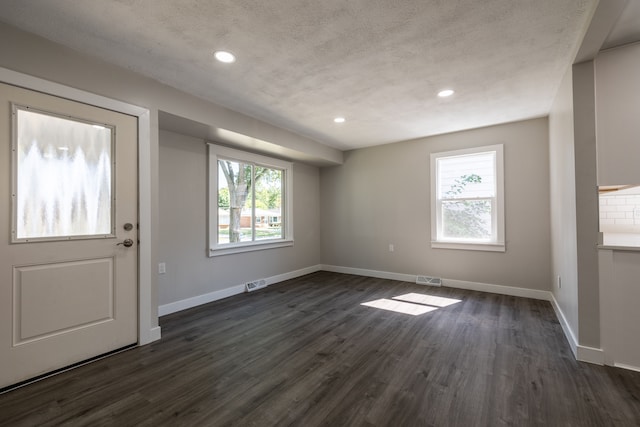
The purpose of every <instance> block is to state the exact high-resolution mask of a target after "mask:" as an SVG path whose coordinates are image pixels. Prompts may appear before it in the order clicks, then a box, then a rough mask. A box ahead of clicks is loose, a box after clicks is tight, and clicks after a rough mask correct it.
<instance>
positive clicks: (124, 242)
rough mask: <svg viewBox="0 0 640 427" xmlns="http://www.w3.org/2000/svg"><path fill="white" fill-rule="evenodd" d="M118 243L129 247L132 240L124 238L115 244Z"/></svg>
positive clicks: (131, 244)
mask: <svg viewBox="0 0 640 427" xmlns="http://www.w3.org/2000/svg"><path fill="white" fill-rule="evenodd" d="M120 245H124V247H125V248H130V247H131V246H133V240H131V239H125V240H124V241H122V242H120V243H118V244H117V245H116V246H120Z"/></svg>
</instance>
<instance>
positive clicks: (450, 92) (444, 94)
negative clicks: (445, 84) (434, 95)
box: [438, 89, 455, 98]
mask: <svg viewBox="0 0 640 427" xmlns="http://www.w3.org/2000/svg"><path fill="white" fill-rule="evenodd" d="M454 93H455V92H454V91H453V90H452V89H444V90H441V91H440V92H438V96H439V97H440V98H446V97H447V96H451V95H453V94H454Z"/></svg>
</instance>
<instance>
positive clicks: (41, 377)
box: [0, 343, 138, 395]
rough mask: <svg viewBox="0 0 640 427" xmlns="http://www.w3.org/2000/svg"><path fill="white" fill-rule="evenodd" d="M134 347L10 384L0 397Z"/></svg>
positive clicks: (113, 351) (104, 354)
mask: <svg viewBox="0 0 640 427" xmlns="http://www.w3.org/2000/svg"><path fill="white" fill-rule="evenodd" d="M135 347H138V343H134V344H129V345H127V346H125V347H121V348H118V349H116V350H112V351H109V352H107V353H103V354H100V355H98V356H94V357H92V358H90V359H86V360H82V361H80V362H76V363H74V364H71V365H69V366H65V367H64V368H59V369H56V370H53V371H51V372H47V373H44V374H41V375H38V376H37V377H33V378H29V379H28V380H24V381H20V382H19V383H16V384H12V385H10V386H6V387H3V388H0V395H2V394H5V393H9V392H10V391H14V390H17V389H19V388H22V387H25V386H28V385H29V384H33V383H36V382H38V381H42V380H44V379H46V378H49V377H53V376H54V375H58V374H61V373H63V372H67V371H70V370H72V369H75V368H79V367H80V366H84V365H87V364H89V363H92V362H95V361H97V360H101V359H104V358H107V357H109V356H113V355H115V354H118V353H122V352H123V351H127V350H131V349H132V348H135Z"/></svg>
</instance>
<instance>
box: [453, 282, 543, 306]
mask: <svg viewBox="0 0 640 427" xmlns="http://www.w3.org/2000/svg"><path fill="white" fill-rule="evenodd" d="M442 286H446V287H448V288H458V289H468V290H471V291H480V292H488V293H491V294H500V295H509V296H513V297H522V298H531V299H539V300H543V301H551V297H552V294H551V292H549V291H541V290H538V289H528V288H518V287H515V286H503V285H493V284H491V283H480V282H468V281H465V280H454V279H444V278H443V279H442Z"/></svg>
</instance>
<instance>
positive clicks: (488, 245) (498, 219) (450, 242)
mask: <svg viewBox="0 0 640 427" xmlns="http://www.w3.org/2000/svg"><path fill="white" fill-rule="evenodd" d="M491 151H493V152H495V153H496V197H495V199H496V200H495V206H496V210H495V215H493V217H492V221H495V224H492V228H493V229H494V230H495V236H494V238H493V239H492V241H489V242H484V241H483V242H474V241H472V240H457V239H455V240H454V239H446V240H445V239H438V235H439V233H438V227H440V226H441V222H440V211H439V209H438V206H439V205H440V203H439V200H438V193H437V191H438V187H437V184H438V183H437V176H438V171H437V160H438V159H439V158H442V157H452V156H463V155H468V154H480V153H486V152H491ZM503 151H504V149H503V144H495V145H489V146H483V147H475V148H466V149H462V150H454V151H445V152H440V153H431V247H432V248H437V249H462V250H472V251H492V252H505V251H506V245H505V237H504V235H505V233H504V228H505V227H504V223H505V221H504V218H505V217H504V152H503ZM492 212H493V210H492Z"/></svg>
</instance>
